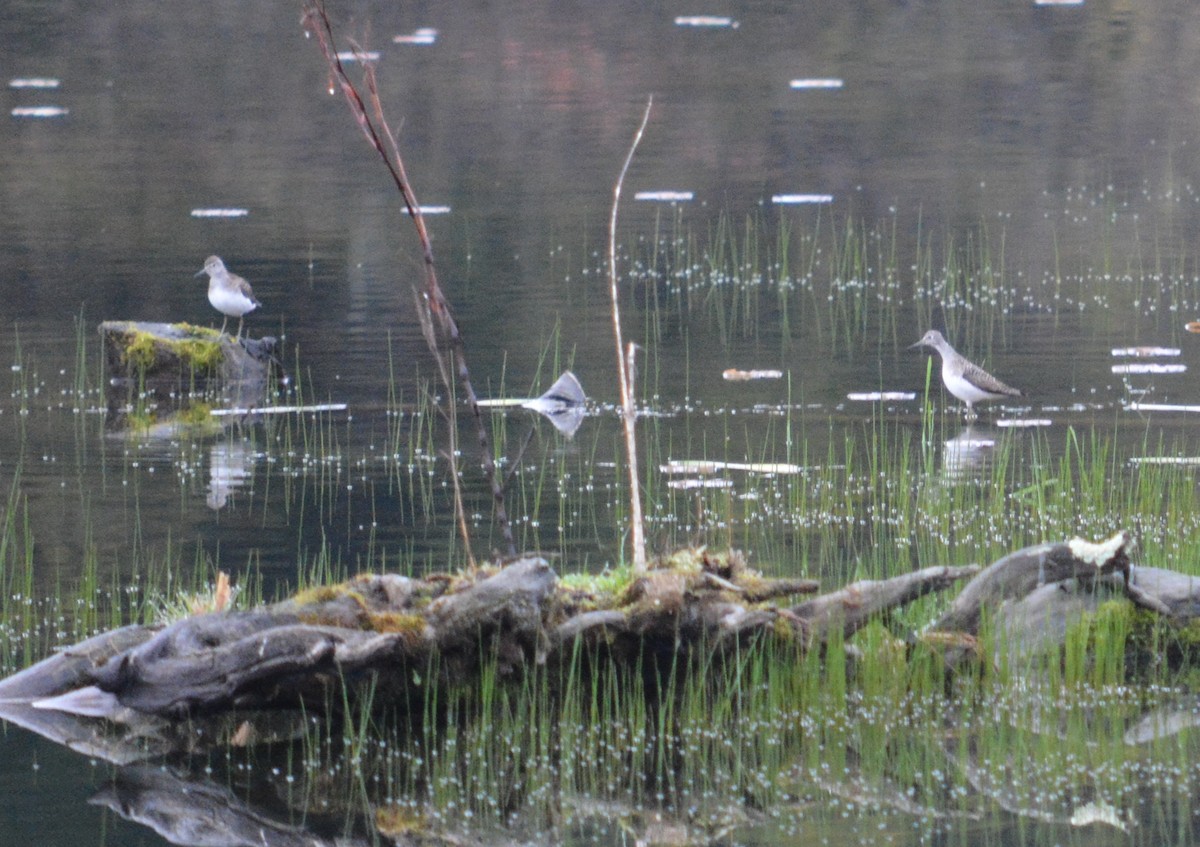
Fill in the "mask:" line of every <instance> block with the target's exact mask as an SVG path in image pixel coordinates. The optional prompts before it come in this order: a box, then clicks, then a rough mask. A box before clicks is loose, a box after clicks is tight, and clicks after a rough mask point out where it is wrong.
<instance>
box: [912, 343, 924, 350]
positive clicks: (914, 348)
mask: <svg viewBox="0 0 1200 847" xmlns="http://www.w3.org/2000/svg"><path fill="white" fill-rule="evenodd" d="M924 346H925V342H924V341H918V342H917V343H916V344H910V345H908V349H909V350H916V349H917V348H918V347H924Z"/></svg>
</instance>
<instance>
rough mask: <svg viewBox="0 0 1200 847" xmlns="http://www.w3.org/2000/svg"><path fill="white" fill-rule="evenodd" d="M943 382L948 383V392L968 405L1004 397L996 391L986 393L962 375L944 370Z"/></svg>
mask: <svg viewBox="0 0 1200 847" xmlns="http://www.w3.org/2000/svg"><path fill="white" fill-rule="evenodd" d="M942 380H943V381H944V382H945V383H946V390H947V391H949V392H950V393H951V394H953V395H954V396H955V397H957V398H958V399H959V400H962V401H963V402H964V403H967V404H968V405H969V404H971V403H978V402H980V401H982V400H995V399H997V398H999V397H1003V396H1004V395H1003V394H997V393H996V392H994V391H984V390H983V389H982V388H980V387H979V386H977V385H975V384H974V383H973V382H970V381H968V380H967V379H966V378H965V377H964V376H962V375H961V374H954V373H950V372H949V371H948V370H946V369H943V370H942Z"/></svg>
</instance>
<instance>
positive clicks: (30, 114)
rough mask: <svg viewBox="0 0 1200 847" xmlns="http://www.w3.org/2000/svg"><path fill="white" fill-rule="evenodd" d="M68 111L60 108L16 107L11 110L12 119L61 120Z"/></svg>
mask: <svg viewBox="0 0 1200 847" xmlns="http://www.w3.org/2000/svg"><path fill="white" fill-rule="evenodd" d="M68 111H69V110H67V109H64V108H63V107H62V106H17V107H16V108H15V109H13V110H12V116H13V117H14V118H61V117H62V116H63V115H65V114H67V113H68Z"/></svg>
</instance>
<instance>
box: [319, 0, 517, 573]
mask: <svg viewBox="0 0 1200 847" xmlns="http://www.w3.org/2000/svg"><path fill="white" fill-rule="evenodd" d="M303 24H304V27H305V29H306V30H307V31H308V32H309V33H311V34H312V35H314V36H316V39H317V43H318V44H319V45H320V47H321V53H322V54H323V55H324V56H325V62H326V63H327V64H328V66H329V74H330V79H331V85H330V87H331V88H332V87H333V86H332V82H336V83H337V85H338V87H339V88H340V89H341V92H342V94H343V95H344V96H345V98H346V102H347V103H348V104H349V106H350V111H351V113H352V114H353V115H354V119H355V121H357V123H358V127H359V129H361V130H362V132H363V135H364V136H366V139H367V142H368V143H369V144H370V145H371V147H372V148H374V150H375V152H376V153H378V154H379V157H380V158H381V159H382V160H383V164H384V166H385V167H386V168H387V170H388V173H389V174H391V177H392V181H393V182H394V183H395V184H396V188H397V189H399V191H400V195H401V196H402V197H403V198H404V205H405V207H406V208H407V210H408V214H409V217H411V218H412V220H413V224H414V225H415V226H416V228H417V237H418V238H419V239H420V242H421V251H422V254H423V259H424V264H425V291H424V292H423V297H422V301H423V305H424V307H425V308H426V309H427V310H428V314H429V315H430V317H431V319H432V323H433V325H434V326H435V327H436V329H437V331H438V332H439V333H440V334H441V337H442V339H443V340H444V341H445V342H446V343H447V344H448V346H449V348H450V351H451V355H452V358H453V359H454V366H455V369H456V371H457V376H458V381H459V384H460V385H461V386H462V390H463V394H464V395H465V398H466V401H467V405H468V407H469V408H470V410H471V414H472V415H473V416H474V419H475V427H476V432H477V433H478V436H479V452H480V461H481V462H482V465H483V473H484V476H485V477H486V478H487V481H488V484H489V485H490V486H491V489H492V500H493V507H494V508H495V511H496V521H497V523H499V525H500V532H501V534H502V535H503V537H504V543H505V545H506V547H507V548H508V554H509V555H516V550H517V548H516V544H515V542H514V541H513V535H512V527H511V525H510V524H509V520H508V510H507V509H505V507H504V489H503V486H502V484H501V481H500V480H499V479H498V478H497V475H496V465H495V461H494V460H493V458H492V450H491V444H490V438H489V436H488V430H487V425H486V423H485V422H484V419H483V413H482V412H481V411H480V408H479V402H478V398H477V397H476V395H475V388H474V386H473V385H472V383H471V375H470V373H469V371H468V370H467V359H466V345H465V344H464V342H463V338H462V335H461V334H460V333H459V330H458V323H457V322H456V321H455V320H454V315H453V314H452V313H451V311H450V304H449V302H448V301H447V300H446V296H445V294H443V293H442V287H441V285H440V284H439V283H438V278H437V271H436V269H435V267H434V262H433V245H432V243H431V242H430V240H429V233H428V231H427V230H426V228H425V218H424V216H423V215H422V214H421V207H420V205H419V204H418V203H417V198H416V194H415V193H414V192H413V189H412V185H411V184H410V183H409V180H408V174H407V172H406V171H405V169H404V161H403V159H402V158H401V156H400V149H399V146H398V145H397V144H396V139H395V136H394V135H393V134H392V130H391V127H390V126H389V125H388V122H387V120H386V118H385V117H384V115H383V107H382V104H381V103H380V100H379V89H378V87H377V85H376V79H375V70H374V68H373V67H372V66H371V65H370V64H369V63H367V64H364V69H363V85H364V86H365V88H366V91H367V97H368V99H369V100H370V103H371V110H370V111H368V110H367V105H366V103H364V102H363V98H362V96H361V95H360V94H359V92H358V89H357V88H356V87H355V85H354V83H353V82H352V81H351V80H350V77H349V76H348V75H347V74H346V70H345V68H344V67H343V66H342V63H341V60H340V59H338V57H337V51H336V50H335V49H334V47H333V41H334V38H333V27H332V25H331V24H330V22H329V16H328V15H327V14H326V13H325V7H324V4H323V3H320V2H311V3H310V2H306V3H305V4H304V17H303ZM426 340H427V342H429V346H430V350H431V352H432V353H433V355H434V357H435V358H436V359H437V360H438V365H439V373H440V374H441V376H442V379H443V381H444V382H445V383H446V388H447V391H448V392H449V394H450V396H451V397H453V394H454V391H453V384H452V382H451V380H450V377H449V374H448V373H447V370H446V368H445V366H444V363H443V361H442V358H441V353H440V351H439V350H438V348H437V344H436V342H435V341H434V340H433V339H430V338H429V337H428V336H427V338H426ZM453 423H454V422H453V411H451V428H452V430H453ZM452 452H453V451H452ZM451 459H452V462H451V464H452V467H451V472H452V474H453V475H454V479H455V481H456V484H457V472H456V471H455V470H454V468H453V455H452V457H451ZM459 512H460V514H459V524H460V528H461V529H462V531H463V532H465V530H466V522H465V520H463V515H462V514H461V507H460V509H459ZM463 541H464V543H467V549H468V553H469V551H470V543H469V542H470V539H469V538H467V537H465V535H464V538H463Z"/></svg>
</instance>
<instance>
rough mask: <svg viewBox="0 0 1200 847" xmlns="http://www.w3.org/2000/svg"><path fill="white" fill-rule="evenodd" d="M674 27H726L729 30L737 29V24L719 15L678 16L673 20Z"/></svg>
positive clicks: (731, 19)
mask: <svg viewBox="0 0 1200 847" xmlns="http://www.w3.org/2000/svg"><path fill="white" fill-rule="evenodd" d="M675 26H698V27H717V28H719V27H727V28H729V29H737V28H738V22H737V21H735V20H734V19H733V18H727V17H724V16H721V15H679V16H678V17H676V18H675Z"/></svg>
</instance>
